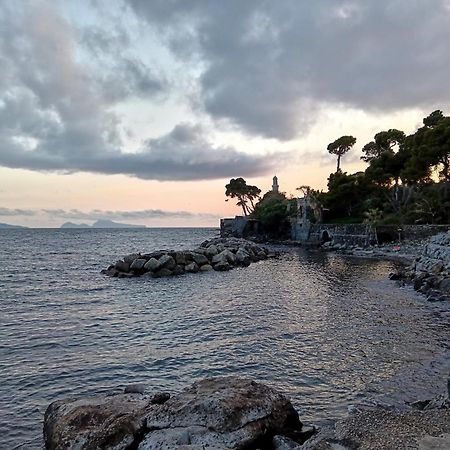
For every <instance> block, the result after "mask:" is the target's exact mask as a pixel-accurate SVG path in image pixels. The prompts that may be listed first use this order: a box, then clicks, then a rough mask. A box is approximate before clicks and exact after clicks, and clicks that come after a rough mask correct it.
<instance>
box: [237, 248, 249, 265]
mask: <svg viewBox="0 0 450 450" xmlns="http://www.w3.org/2000/svg"><path fill="white" fill-rule="evenodd" d="M250 263H251V259H250V255H249V254H248V253H247V252H246V251H245V250H244V249H243V248H240V249H239V250H238V251H237V252H236V264H239V265H241V266H249V265H250Z"/></svg>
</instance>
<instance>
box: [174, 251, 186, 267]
mask: <svg viewBox="0 0 450 450" xmlns="http://www.w3.org/2000/svg"><path fill="white" fill-rule="evenodd" d="M175 262H176V263H177V264H180V265H183V266H184V265H186V253H185V252H176V253H175Z"/></svg>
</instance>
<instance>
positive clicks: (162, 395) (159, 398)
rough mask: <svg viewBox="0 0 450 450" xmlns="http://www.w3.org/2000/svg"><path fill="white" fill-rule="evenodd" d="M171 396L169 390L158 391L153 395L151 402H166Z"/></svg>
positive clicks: (160, 403) (156, 403)
mask: <svg viewBox="0 0 450 450" xmlns="http://www.w3.org/2000/svg"><path fill="white" fill-rule="evenodd" d="M169 398H170V394H169V393H168V392H158V393H157V394H155V395H154V396H153V397H152V399H151V400H150V403H152V404H153V405H162V404H163V403H166V402H167V400H169Z"/></svg>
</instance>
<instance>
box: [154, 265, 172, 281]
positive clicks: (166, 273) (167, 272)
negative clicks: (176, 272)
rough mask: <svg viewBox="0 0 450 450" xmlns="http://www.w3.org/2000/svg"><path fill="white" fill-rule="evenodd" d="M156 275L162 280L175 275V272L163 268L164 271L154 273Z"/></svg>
mask: <svg viewBox="0 0 450 450" xmlns="http://www.w3.org/2000/svg"><path fill="white" fill-rule="evenodd" d="M154 274H155V276H156V277H157V278H161V277H170V276H171V275H173V272H172V271H171V270H169V269H167V268H165V267H163V268H162V269H159V270H157V271H156V272H154Z"/></svg>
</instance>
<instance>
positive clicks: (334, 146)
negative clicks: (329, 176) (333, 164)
mask: <svg viewBox="0 0 450 450" xmlns="http://www.w3.org/2000/svg"><path fill="white" fill-rule="evenodd" d="M355 143H356V138H354V137H353V136H341V137H340V138H339V139H336V140H335V141H334V142H331V143H330V144H328V147H327V150H328V152H329V153H331V154H332V155H337V157H338V158H337V168H336V172H339V171H340V170H341V157H342V155H344V154H345V153H347V152H348V151H349V150H350V149H351V148H352V147H353V146H354V145H355Z"/></svg>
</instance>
